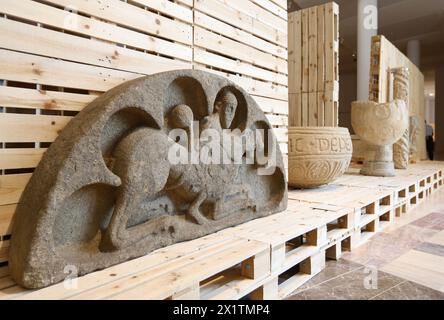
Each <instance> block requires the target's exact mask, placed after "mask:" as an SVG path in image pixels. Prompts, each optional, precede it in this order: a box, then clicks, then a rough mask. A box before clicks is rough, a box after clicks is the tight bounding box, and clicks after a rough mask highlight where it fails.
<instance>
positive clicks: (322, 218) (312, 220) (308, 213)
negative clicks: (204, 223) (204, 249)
mask: <svg viewBox="0 0 444 320" xmlns="http://www.w3.org/2000/svg"><path fill="white" fill-rule="evenodd" d="M353 218H354V210H352V209H349V208H342V207H337V206H331V205H322V204H319V205H311V204H307V203H299V202H297V201H293V200H290V201H289V208H288V209H287V211H285V212H281V213H278V214H275V215H272V216H269V217H266V218H263V219H258V220H254V221H251V222H248V223H245V224H243V225H240V226H237V227H234V228H230V229H226V230H223V231H221V232H220V233H222V234H231V235H236V236H238V237H241V238H245V239H249V240H257V241H261V242H265V243H267V244H268V245H269V247H270V250H271V278H272V279H271V280H270V282H269V286H270V287H271V288H274V290H275V291H274V293H273V294H272V293H271V289H269V292H268V294H269V295H268V297H269V298H271V297H279V298H283V297H285V296H287V295H288V294H290V293H291V292H293V291H294V290H295V289H296V288H298V287H299V286H300V285H301V284H303V283H305V282H306V281H308V280H309V279H310V278H312V277H313V276H314V275H316V274H317V273H318V272H320V271H321V270H322V269H323V266H324V265H325V256H326V251H327V256H328V257H332V258H335V259H338V258H339V256H340V253H339V254H338V252H337V250H336V247H339V248H340V247H341V241H342V240H344V239H345V238H346V237H347V236H348V235H349V234H348V233H349V230H350V228H352V225H353ZM339 252H340V249H339ZM290 269H291V270H290Z"/></svg>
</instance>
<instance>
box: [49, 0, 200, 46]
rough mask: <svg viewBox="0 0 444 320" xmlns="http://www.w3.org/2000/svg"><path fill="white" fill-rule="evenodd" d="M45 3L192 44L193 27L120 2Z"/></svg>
mask: <svg viewBox="0 0 444 320" xmlns="http://www.w3.org/2000/svg"><path fill="white" fill-rule="evenodd" d="M45 1H46V2H48V3H53V4H55V5H58V6H64V7H68V8H75V10H76V11H78V12H82V13H85V14H88V15H91V16H94V17H97V18H100V19H104V20H107V21H111V22H115V23H118V24H120V25H123V26H127V27H131V28H133V29H136V30H139V31H142V32H147V33H150V34H153V35H162V37H164V38H168V39H171V40H175V41H178V42H182V43H185V44H192V27H191V26H190V25H188V24H185V23H182V22H180V21H177V20H172V19H169V18H166V17H163V16H161V15H158V14H155V13H152V12H150V11H147V10H144V9H142V8H138V7H136V6H133V5H130V4H127V3H125V2H123V1H120V0H107V1H106V5H104V4H102V3H101V1H88V0H45ZM122 13H124V14H122Z"/></svg>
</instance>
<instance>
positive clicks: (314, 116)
mask: <svg viewBox="0 0 444 320" xmlns="http://www.w3.org/2000/svg"><path fill="white" fill-rule="evenodd" d="M308 126H309V127H317V126H318V94H317V92H310V93H308Z"/></svg>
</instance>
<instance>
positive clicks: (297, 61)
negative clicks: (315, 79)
mask: <svg viewBox="0 0 444 320" xmlns="http://www.w3.org/2000/svg"><path fill="white" fill-rule="evenodd" d="M301 19H302V15H301V11H295V12H292V13H290V15H289V20H288V37H289V38H288V50H289V51H288V68H289V72H288V92H289V93H301V92H302V20H301Z"/></svg>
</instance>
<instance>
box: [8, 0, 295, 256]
mask: <svg viewBox="0 0 444 320" xmlns="http://www.w3.org/2000/svg"><path fill="white" fill-rule="evenodd" d="M0 47H1V49H0V234H1V236H3V238H0V252H4V250H5V249H4V248H6V247H7V246H8V244H9V242H8V239H9V235H10V221H11V218H12V215H13V213H14V211H15V207H16V204H17V202H18V201H19V198H20V196H21V193H22V191H23V190H24V187H25V185H26V184H27V182H28V180H29V178H30V176H31V174H32V172H33V170H34V168H35V167H36V166H37V165H38V163H39V161H40V159H41V157H42V155H43V153H44V152H45V150H46V149H47V147H48V146H49V145H50V144H51V143H52V142H53V141H54V140H55V139H56V137H57V136H58V134H59V132H60V130H62V129H63V127H64V126H65V125H66V124H67V123H68V122H69V121H70V120H71V119H72V117H73V116H75V115H76V114H77V113H78V112H79V111H80V110H82V109H83V108H84V107H85V106H86V105H87V104H88V103H90V102H91V101H92V100H94V99H95V98H96V97H97V96H98V95H100V94H101V93H103V92H104V91H106V90H109V89H111V88H112V87H114V86H116V85H118V84H120V83H122V82H124V81H127V80H130V79H133V78H137V77H141V76H144V75H149V74H153V73H157V72H162V71H168V70H175V69H191V68H195V69H205V70H207V71H210V72H214V73H218V74H222V75H225V76H227V77H229V78H230V79H231V80H233V81H234V82H235V83H237V84H238V85H240V86H242V87H243V88H245V89H246V90H247V91H248V93H250V94H251V95H253V97H254V99H255V100H256V102H257V103H258V104H259V106H260V107H261V108H262V110H264V112H265V113H266V114H267V117H268V119H269V120H270V123H271V124H272V126H273V127H274V128H275V134H276V136H277V138H278V141H279V142H280V146H281V149H282V151H283V153H287V143H286V141H287V129H286V125H287V114H288V104H287V99H288V94H287V14H286V1H285V0H273V1H272V0H243V1H221V0H205V1H202V0H199V1H197V0H196V1H192V0H177V1H168V0H156V1H154V0H131V1H120V0H103V1H85V0H45V1H34V0H21V1H15V0H2V2H1V6H0ZM2 256H4V255H3V254H2ZM0 263H1V260H0Z"/></svg>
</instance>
